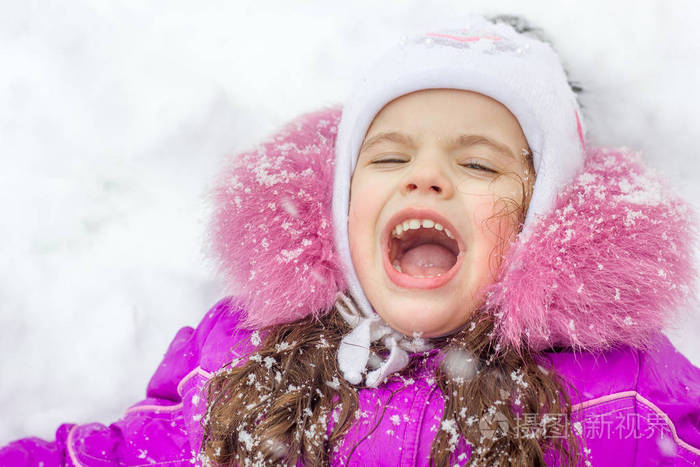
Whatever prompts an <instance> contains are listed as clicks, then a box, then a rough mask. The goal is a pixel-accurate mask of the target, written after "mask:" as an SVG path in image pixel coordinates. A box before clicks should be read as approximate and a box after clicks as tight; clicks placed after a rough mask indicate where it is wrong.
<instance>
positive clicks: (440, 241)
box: [384, 213, 463, 288]
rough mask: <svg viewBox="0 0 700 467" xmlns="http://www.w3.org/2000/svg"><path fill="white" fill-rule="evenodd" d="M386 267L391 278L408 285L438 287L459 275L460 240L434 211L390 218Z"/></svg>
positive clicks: (399, 283) (413, 286) (412, 286)
mask: <svg viewBox="0 0 700 467" xmlns="http://www.w3.org/2000/svg"><path fill="white" fill-rule="evenodd" d="M390 222H394V223H390V224H389V225H388V227H387V229H388V228H391V229H392V230H390V231H389V232H387V233H386V235H385V238H386V240H385V242H386V243H385V245H386V250H385V255H384V266H385V269H386V270H387V274H388V275H389V277H390V279H391V280H392V281H393V282H395V283H396V284H397V285H400V286H402V287H409V288H435V287H440V286H441V285H443V284H445V283H446V282H448V281H449V280H450V279H452V277H454V276H455V275H456V274H457V271H458V270H459V266H460V265H461V262H462V261H461V260H462V257H463V255H462V250H463V248H462V247H461V241H459V239H458V238H455V234H454V233H453V232H452V230H451V227H450V226H448V225H446V224H447V222H446V221H444V220H443V219H441V218H439V216H436V215H435V214H434V213H431V214H428V213H424V214H423V216H417V217H409V218H405V216H404V218H403V219H401V218H399V219H397V221H390Z"/></svg>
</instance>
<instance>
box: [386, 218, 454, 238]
mask: <svg viewBox="0 0 700 467" xmlns="http://www.w3.org/2000/svg"><path fill="white" fill-rule="evenodd" d="M421 227H423V228H424V229H435V230H437V231H441V230H444V231H445V234H446V235H447V236H448V237H449V238H451V239H454V236H453V235H452V232H450V231H449V230H448V229H446V228H444V227H443V226H442V225H441V224H439V223H437V222H435V221H434V220H431V219H407V220H405V221H403V222H401V223H400V224H398V225H397V226H396V227H394V230H392V231H391V235H393V236H394V237H400V236H401V234H402V233H404V232H405V231H407V230H416V229H420V228H421Z"/></svg>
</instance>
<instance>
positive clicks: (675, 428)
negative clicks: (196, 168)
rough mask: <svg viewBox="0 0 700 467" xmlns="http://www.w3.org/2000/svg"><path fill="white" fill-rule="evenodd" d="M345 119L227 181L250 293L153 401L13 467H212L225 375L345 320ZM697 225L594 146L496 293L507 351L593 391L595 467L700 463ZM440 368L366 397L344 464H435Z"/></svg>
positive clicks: (229, 252) (331, 116) (231, 172)
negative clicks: (243, 360)
mask: <svg viewBox="0 0 700 467" xmlns="http://www.w3.org/2000/svg"><path fill="white" fill-rule="evenodd" d="M338 118H339V111H338V110H337V109H331V110H323V111H320V112H317V113H314V114H310V115H307V116H305V117H303V118H302V119H300V120H298V121H295V122H293V123H292V124H290V125H289V126H288V127H286V128H285V129H284V130H283V131H282V132H280V133H279V134H277V135H276V136H275V137H274V138H272V139H271V140H270V141H267V142H265V143H263V144H262V145H261V146H260V147H258V148H257V149H255V150H254V151H251V152H249V153H245V154H243V155H241V156H239V157H238V158H236V159H235V160H234V162H233V163H232V165H231V166H230V167H229V168H227V169H226V170H225V171H224V172H223V174H222V176H221V179H220V182H219V185H218V188H217V189H216V191H215V197H214V198H215V201H216V203H217V206H216V210H215V215H214V221H213V223H212V235H211V243H212V251H213V252H214V253H215V254H216V255H217V256H218V258H219V260H220V263H221V268H222V270H223V271H224V272H225V273H226V274H227V276H228V279H229V281H230V282H231V284H232V288H233V289H236V290H238V295H237V298H236V299H235V301H234V300H233V299H225V300H223V301H221V302H220V303H219V304H217V305H216V306H215V307H214V308H213V309H212V310H211V311H210V312H209V313H207V315H206V316H205V318H204V319H203V321H202V322H201V323H200V325H199V326H198V327H197V329H196V330H193V329H191V328H183V329H182V330H180V332H179V333H178V334H177V336H176V337H175V339H174V340H173V342H172V344H171V345H170V348H169V349H168V352H167V353H166V356H165V358H164V360H163V363H162V364H161V366H160V367H159V368H158V370H157V371H156V373H155V375H154V376H153V378H152V379H151V382H150V384H149V386H148V390H147V394H146V395H147V398H146V399H145V400H144V401H142V402H139V403H138V404H136V405H134V406H132V407H131V408H130V409H128V410H127V412H126V414H125V416H124V417H123V418H122V419H121V420H119V421H117V422H116V423H114V424H112V425H110V426H109V427H106V426H103V425H100V424H88V425H79V426H77V425H68V424H67V425H62V426H61V427H60V428H59V429H58V431H57V434H56V440H55V441H53V442H46V441H42V440H39V439H37V438H28V439H24V440H19V441H16V442H14V443H11V444H10V445H9V446H7V447H5V448H3V449H1V450H0V466H4V465H39V464H41V463H43V465H47V466H50V465H64V464H67V465H149V464H156V465H157V464H159V463H160V465H191V464H192V463H194V464H197V463H199V460H198V458H197V456H198V453H199V451H200V447H201V442H202V433H203V429H202V426H201V423H202V417H203V414H204V412H205V409H206V407H205V406H206V399H205V395H204V394H203V393H202V388H203V386H204V384H205V383H206V381H207V380H208V378H210V377H211V375H212V373H213V372H215V371H217V370H218V369H219V368H221V366H222V365H224V364H226V363H228V362H230V361H231V360H233V359H234V358H240V357H245V356H246V355H247V354H248V353H249V352H251V351H252V349H253V347H252V344H251V335H252V333H253V332H254V331H253V330H254V329H259V328H260V327H262V326H265V325H270V324H276V323H285V322H292V321H294V320H296V319H299V318H302V317H304V316H308V315H309V314H314V313H318V312H319V311H322V310H327V309H329V308H330V307H331V305H332V302H333V300H334V297H335V296H336V294H337V293H338V292H339V291H342V290H344V280H343V275H342V272H341V270H340V266H339V261H338V258H337V256H336V254H335V250H334V244H333V235H332V225H331V222H330V219H331V214H330V204H331V189H330V187H331V186H332V178H331V177H332V165H333V157H334V142H335V134H336V130H337V122H338ZM693 225H694V224H693V222H692V215H691V213H690V212H689V210H688V209H687V207H686V205H685V204H684V203H683V202H681V201H680V200H678V199H677V198H675V197H674V196H672V195H671V194H669V193H668V192H666V191H665V190H664V189H663V187H662V185H661V184H660V182H659V181H658V179H656V178H655V177H654V176H653V174H651V173H650V172H649V171H648V170H646V169H645V168H644V167H643V165H642V164H641V162H640V161H639V158H638V157H637V156H636V155H634V154H630V153H629V152H627V151H619V150H604V149H603V150H595V151H590V152H589V153H588V156H587V162H586V166H585V167H584V168H582V169H581V172H580V173H579V174H578V175H577V177H576V178H575V179H574V180H573V181H572V183H571V184H570V185H569V186H568V187H567V188H566V190H565V191H564V192H562V193H560V194H559V196H558V198H557V201H556V203H555V206H554V208H553V210H552V212H550V213H548V214H546V215H543V216H542V217H540V218H538V221H537V223H536V224H535V225H534V227H533V228H532V229H530V235H528V236H527V237H524V236H521V237H519V238H518V239H517V241H516V242H515V244H514V245H513V247H512V248H511V249H510V251H509V252H508V254H507V256H506V258H505V259H504V262H503V266H502V275H501V277H499V279H498V280H497V281H496V283H495V284H494V285H493V286H491V287H490V288H489V290H488V291H487V305H488V306H489V309H491V310H494V316H495V318H496V331H497V332H496V334H495V336H496V339H497V340H498V341H499V342H501V343H503V344H506V345H516V346H526V347H528V348H530V349H533V350H536V351H541V352H543V353H542V354H541V357H540V358H542V359H547V360H550V362H551V363H552V365H553V366H554V370H555V371H557V372H558V373H559V374H561V375H562V376H563V377H564V378H565V379H566V380H568V381H569V382H570V383H571V384H572V386H573V387H574V388H575V390H574V391H571V393H570V397H571V399H572V404H573V411H574V420H573V421H574V426H573V429H574V430H576V431H577V432H579V433H580V435H581V437H582V438H583V439H585V441H586V449H587V450H589V458H590V461H591V462H592V464H593V465H596V466H597V465H613V464H614V465H658V464H664V465H700V370H699V369H698V368H695V367H694V366H693V365H692V364H690V362H688V360H687V359H685V358H684V357H683V356H682V355H681V354H679V353H678V352H677V351H676V350H675V349H674V348H673V346H672V345H671V344H670V342H669V341H668V339H667V338H666V337H664V336H663V334H661V330H662V329H664V327H665V326H667V325H669V324H672V323H674V319H675V316H676V313H677V310H679V309H681V307H682V306H683V305H684V303H686V302H687V301H688V300H689V299H690V298H692V295H693V294H692V289H693V287H694V277H695V276H694V273H693V254H692V251H693V250H692V239H693ZM554 348H557V349H564V350H560V351H552V350H551V349H554ZM543 363H546V362H543ZM545 366H546V365H545ZM430 368H431V365H430V362H429V361H427V362H426V364H425V365H424V366H422V367H420V368H419V369H418V370H417V372H416V373H414V374H409V373H404V374H400V375H396V376H394V377H392V378H391V379H389V380H388V381H387V382H386V383H385V384H383V385H380V386H379V387H378V388H375V389H371V388H364V389H360V390H359V401H360V410H358V412H357V414H356V415H357V417H358V418H357V419H356V421H355V423H354V425H353V426H352V427H351V429H350V431H349V432H348V434H347V435H346V437H345V439H344V442H343V443H342V445H340V446H334V447H333V450H332V452H331V454H330V457H331V464H332V465H425V464H426V463H427V461H428V455H429V452H430V447H431V445H432V441H433V439H434V437H435V433H436V431H437V430H440V429H443V426H442V425H441V423H440V420H441V415H442V410H443V400H442V396H441V394H440V391H439V389H438V388H437V386H436V384H435V382H434V380H433V376H432V375H431V371H430ZM392 394H393V397H392ZM510 428H511V429H516V428H518V427H510ZM458 449H462V450H463V452H457V453H456V456H457V458H458V459H459V460H460V461H462V462H463V463H466V462H467V460H468V456H469V450H468V447H467V446H466V444H464V443H461V444H459V445H458ZM460 456H461V457H460Z"/></svg>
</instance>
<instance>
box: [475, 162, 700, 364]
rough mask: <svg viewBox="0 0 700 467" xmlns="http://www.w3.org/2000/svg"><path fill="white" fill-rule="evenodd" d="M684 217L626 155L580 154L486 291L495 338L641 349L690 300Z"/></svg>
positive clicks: (534, 344) (540, 345) (687, 213)
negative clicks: (550, 207) (582, 160)
mask: <svg viewBox="0 0 700 467" xmlns="http://www.w3.org/2000/svg"><path fill="white" fill-rule="evenodd" d="M693 217H694V216H693V213H692V212H691V210H690V209H689V207H688V205H686V204H685V203H683V202H682V201H681V200H679V199H678V198H676V197H674V196H672V195H670V194H669V193H667V192H666V191H665V190H664V189H663V187H662V186H661V183H660V181H659V180H658V178H656V177H655V176H654V174H652V173H651V171H650V170H648V169H646V168H645V167H644V166H643V165H642V163H641V161H640V160H639V157H638V156H637V155H636V154H631V153H628V152H624V151H621V150H620V151H614V150H604V149H602V150H597V151H595V152H593V153H591V154H589V155H588V157H587V160H586V165H585V167H584V170H583V172H582V173H579V174H578V176H577V177H576V178H575V180H574V181H573V182H572V184H571V185H570V186H569V187H568V188H567V189H566V190H565V191H564V192H563V193H561V194H560V195H559V197H558V199H557V202H556V204H555V208H554V211H553V212H551V213H550V214H548V215H545V216H542V217H540V218H539V219H538V220H537V222H536V224H535V225H533V226H531V232H530V235H528V236H527V238H522V237H521V238H519V239H518V240H517V241H516V243H515V245H514V247H513V248H512V249H511V251H510V252H509V254H508V255H507V256H506V258H505V260H504V264H503V269H502V270H503V271H504V273H503V274H502V277H501V278H500V280H499V281H498V282H497V283H495V284H494V285H493V286H491V287H490V288H489V289H488V291H487V306H488V307H489V308H490V309H493V310H494V312H495V315H496V316H497V329H496V331H497V332H496V334H495V339H496V340H497V341H498V342H500V343H501V344H504V345H508V346H515V347H521V346H525V347H529V348H530V349H532V350H535V351H537V350H543V349H545V348H547V347H551V346H556V345H562V346H571V347H573V348H575V349H580V350H587V351H602V350H604V349H606V348H608V347H611V346H613V345H615V344H628V345H630V346H633V347H638V348H644V347H646V346H647V345H648V344H650V343H651V342H650V340H649V339H650V337H651V335H652V334H653V333H654V332H658V331H659V330H661V329H663V328H664V327H665V326H666V325H667V324H669V321H670V320H672V319H673V316H674V314H675V313H676V311H678V309H679V308H680V307H681V306H682V305H683V304H684V302H685V301H686V300H688V299H691V298H692V292H691V291H692V290H693V287H694V280H695V271H694V266H693V258H692V249H691V245H692V244H693V241H694V237H695V231H694V228H693V227H692V226H694V222H691V221H692V220H694V219H693Z"/></svg>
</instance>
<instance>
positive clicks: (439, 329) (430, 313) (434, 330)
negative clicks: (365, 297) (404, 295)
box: [377, 300, 467, 338]
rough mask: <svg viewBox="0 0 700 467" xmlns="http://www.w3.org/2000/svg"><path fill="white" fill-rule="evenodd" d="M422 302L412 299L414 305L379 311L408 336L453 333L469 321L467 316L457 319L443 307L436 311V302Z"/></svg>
mask: <svg viewBox="0 0 700 467" xmlns="http://www.w3.org/2000/svg"><path fill="white" fill-rule="evenodd" d="M420 303H421V302H420V301H417V300H411V302H410V305H412V306H404V307H399V308H398V309H396V310H392V311H391V312H381V311H380V310H377V311H378V312H379V315H380V316H381V317H382V318H383V319H384V321H386V322H387V324H389V325H390V326H391V327H392V328H393V329H395V330H397V331H399V332H401V333H403V334H405V335H407V336H413V335H414V334H415V333H420V336H421V337H426V338H427V337H440V336H444V335H447V334H451V333H453V332H454V331H455V330H457V329H459V328H460V327H461V326H463V325H464V323H466V321H467V317H466V316H465V317H464V319H456V316H455V315H454V313H453V312H451V311H447V310H444V309H443V310H440V311H437V312H436V308H437V307H436V306H435V303H434V302H426V303H425V304H424V305H422V304H420ZM431 309H432V310H431Z"/></svg>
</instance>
